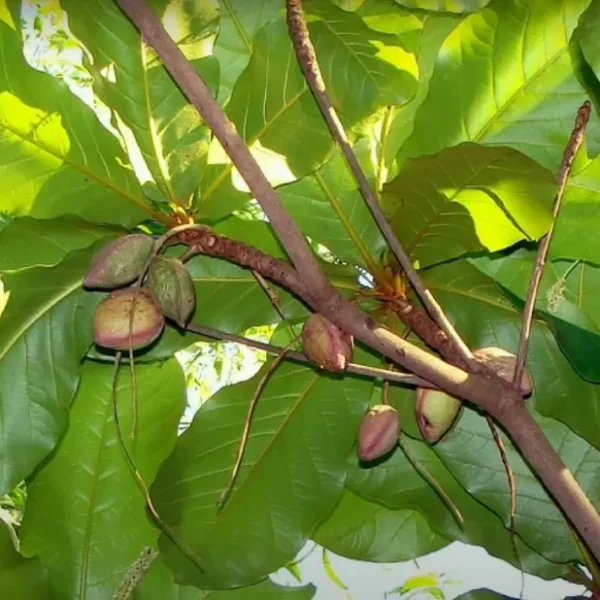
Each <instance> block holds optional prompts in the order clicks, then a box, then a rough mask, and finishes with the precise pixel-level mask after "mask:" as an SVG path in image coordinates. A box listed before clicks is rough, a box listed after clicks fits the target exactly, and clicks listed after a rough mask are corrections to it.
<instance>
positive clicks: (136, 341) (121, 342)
mask: <svg viewBox="0 0 600 600" xmlns="http://www.w3.org/2000/svg"><path fill="white" fill-rule="evenodd" d="M135 293H136V290H135V289H134V288H127V289H124V290H116V291H114V292H111V293H110V294H109V295H108V296H107V297H106V298H105V299H104V300H102V302H100V304H98V306H97V307H96V312H95V313H94V341H95V342H96V344H98V345H99V346H103V347H104V348H112V349H113V350H128V349H129V321H130V316H131V308H132V305H133V298H134V296H135ZM164 326H165V319H164V317H163V315H162V313H161V312H160V310H159V308H158V306H157V305H156V303H155V302H154V299H153V298H152V294H150V292H149V291H148V290H144V289H140V290H139V291H138V295H137V300H136V303H135V310H134V317H133V326H132V330H131V333H132V335H131V347H132V348H133V349H134V350H138V349H139V348H144V347H146V346H148V345H149V344H151V343H152V342H153V341H154V340H155V339H156V338H157V337H158V336H159V335H160V334H161V332H162V330H163V328H164Z"/></svg>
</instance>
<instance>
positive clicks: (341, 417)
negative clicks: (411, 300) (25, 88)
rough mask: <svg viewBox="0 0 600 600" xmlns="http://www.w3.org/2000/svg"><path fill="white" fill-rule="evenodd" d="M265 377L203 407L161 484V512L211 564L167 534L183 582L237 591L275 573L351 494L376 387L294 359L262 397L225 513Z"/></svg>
mask: <svg viewBox="0 0 600 600" xmlns="http://www.w3.org/2000/svg"><path fill="white" fill-rule="evenodd" d="M265 368H267V367H265ZM263 372H264V369H263V371H262V372H261V373H259V375H258V376H257V377H255V378H254V379H252V380H250V381H248V382H245V383H243V384H240V385H235V386H232V387H228V388H225V389H223V390H221V391H220V392H219V393H218V394H217V395H216V396H214V397H213V398H211V399H210V400H209V401H208V402H207V403H206V404H204V405H203V406H202V408H201V409H200V411H199V412H198V413H197V414H196V417H195V419H194V421H193V423H192V425H191V426H190V428H189V429H188V430H187V431H186V432H185V433H184V434H183V435H182V436H181V437H180V438H179V441H178V444H177V447H176V449H175V451H174V452H173V454H172V455H171V456H170V457H169V458H168V459H167V461H165V463H164V465H163V467H162V469H161V470H160V472H159V475H158V477H157V478H156V480H155V482H154V484H153V486H152V490H151V491H152V495H153V498H154V501H155V505H156V507H157V510H158V511H159V512H160V513H161V514H162V516H163V518H164V519H165V520H166V521H167V522H169V523H170V524H171V525H172V526H174V527H175V528H176V530H177V532H178V534H179V535H180V536H181V537H182V538H183V540H184V541H185V542H186V543H187V544H188V545H191V547H192V550H194V552H195V553H196V554H197V555H198V556H199V557H200V560H201V561H202V565H203V569H204V571H203V572H202V571H200V570H199V569H198V568H197V567H196V566H195V565H194V564H192V562H191V561H190V560H189V559H188V558H184V557H183V556H182V555H181V554H180V553H179V551H178V550H177V549H176V548H175V547H174V546H173V544H172V543H170V542H169V541H168V540H167V539H165V538H161V540H160V548H161V554H162V556H163V558H164V560H165V562H166V563H167V564H168V566H169V567H170V568H171V569H173V570H174V572H175V573H176V577H177V580H178V581H180V582H181V583H184V584H190V583H193V584H195V585H198V586H200V587H208V588H210V587H213V588H214V587H219V588H223V587H227V588H229V587H234V586H240V585H247V584H249V583H252V582H255V581H257V580H259V579H260V578H262V577H265V576H266V575H267V574H268V573H270V572H272V571H273V570H275V569H277V568H280V567H282V566H284V565H285V564H286V563H287V562H289V561H290V560H291V559H293V558H294V556H296V554H297V552H298V551H299V550H300V548H301V547H302V545H303V544H304V543H305V542H306V539H307V538H308V536H309V535H310V534H311V533H312V531H313V529H314V528H315V526H316V525H317V524H318V523H319V522H320V521H322V520H323V518H324V517H326V516H327V515H328V514H329V513H330V512H331V510H332V509H333V508H334V506H335V505H336V504H337V502H338V500H339V497H340V495H341V493H342V489H343V485H344V480H345V476H346V465H345V460H346V456H347V454H348V452H349V450H350V448H351V446H352V444H353V442H354V437H355V435H356V431H357V428H358V423H359V420H360V418H361V416H362V415H363V414H364V412H365V410H366V405H367V402H368V399H369V396H370V390H371V386H372V383H371V382H366V381H361V380H357V379H354V378H352V377H344V378H341V379H340V378H338V377H332V376H328V375H320V374H319V373H317V372H315V371H313V370H312V369H308V368H306V367H304V366H298V365H293V364H288V363H285V364H283V365H280V366H279V367H278V368H277V370H276V372H275V373H273V374H272V375H271V378H270V379H269V382H268V383H267V385H266V387H265V389H264V390H263V392H262V394H261V397H260V399H259V401H258V404H257V407H256V410H255V412H254V416H253V419H252V427H251V429H250V436H249V439H248V446H247V448H246V452H245V457H244V461H243V464H242V467H241V470H240V472H239V475H238V477H237V480H236V484H235V487H234V489H233V490H232V492H231V494H230V496H229V499H228V500H227V503H226V504H225V506H224V507H223V508H222V509H221V511H220V512H219V511H218V510H217V505H216V503H217V500H218V499H219V496H220V494H221V492H222V491H223V489H224V488H225V486H226V484H227V481H228V479H229V475H230V471H231V469H232V466H233V462H234V457H235V454H236V449H237V445H238V442H239V439H240V436H241V432H242V424H243V422H244V419H245V416H246V411H247V407H248V403H249V401H250V398H251V396H252V394H253V393H254V392H255V388H256V386H257V384H258V378H259V377H261V376H262V373H263ZM242 540H243V543H242ZM249 556H252V560H251V561H249V560H248V557H249Z"/></svg>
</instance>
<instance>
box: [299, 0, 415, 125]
mask: <svg viewBox="0 0 600 600" xmlns="http://www.w3.org/2000/svg"><path fill="white" fill-rule="evenodd" d="M304 10H305V12H306V15H307V19H308V23H309V32H310V38H311V41H312V42H313V45H314V47H315V52H316V55H317V60H318V61H319V65H320V67H321V71H322V73H323V79H324V80H325V86H326V89H327V92H328V94H329V96H330V98H331V101H332V103H333V105H334V106H335V107H336V110H338V111H339V113H340V115H341V118H342V120H344V121H345V122H347V123H348V124H350V125H351V124H353V123H354V122H356V121H357V120H358V119H361V118H363V117H366V116H367V115H369V114H371V113H373V112H375V111H376V110H377V109H379V108H381V107H382V106H386V105H396V104H404V103H406V102H407V101H408V100H409V99H410V98H411V97H412V96H413V95H414V94H415V92H416V89H417V79H418V67H417V61H416V59H415V56H414V55H413V54H411V53H409V52H407V51H406V49H405V48H404V47H403V46H402V44H401V40H400V38H398V37H397V36H393V35H387V34H384V33H379V32H374V31H372V30H371V31H370V30H369V28H368V27H367V26H366V24H365V23H364V21H363V20H362V19H361V18H360V17H359V16H357V15H355V14H354V13H351V12H347V11H344V10H341V9H339V8H337V7H336V6H334V5H333V4H331V3H329V2H321V1H320V0H308V1H306V2H304Z"/></svg>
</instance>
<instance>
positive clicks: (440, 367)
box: [115, 0, 600, 559]
mask: <svg viewBox="0 0 600 600" xmlns="http://www.w3.org/2000/svg"><path fill="white" fill-rule="evenodd" d="M115 1H116V2H117V3H118V4H119V5H120V6H121V7H122V8H123V9H124V10H125V12H126V13H127V14H128V15H129V16H130V18H131V20H132V21H133V22H134V24H135V25H136V26H137V27H138V28H139V29H140V31H141V32H142V34H143V36H144V38H145V39H146V40H147V41H148V42H149V43H150V44H151V45H152V47H153V48H154V49H155V50H156V52H157V53H158V55H159V56H160V57H161V59H162V60H163V62H164V64H165V66H166V67H167V69H168V71H169V72H170V74H171V76H172V77H173V79H174V80H175V81H176V82H177V84H178V85H179V86H180V87H181V89H182V90H183V92H184V93H185V94H186V96H187V97H188V98H189V99H190V100H191V101H192V103H193V104H194V105H195V106H196V108H197V109H198V111H199V113H200V114H201V116H202V117H203V118H204V120H205V121H206V122H207V124H208V125H209V126H210V127H211V129H213V131H214V132H215V135H216V136H217V138H218V139H219V141H220V142H221V144H222V145H223V147H224V148H225V150H226V152H227V153H228V154H229V156H230V157H231V159H232V161H233V164H234V165H235V166H236V167H237V168H238V170H239V172H240V174H241V175H242V177H243V178H244V180H245V181H246V183H247V184H248V186H249V187H250V189H251V190H252V192H253V193H254V195H255V197H256V199H257V201H258V202H259V203H260V204H261V206H262V208H263V209H264V210H265V213H266V214H267V216H268V217H269V219H270V221H271V225H272V226H273V228H274V230H275V231H276V233H277V235H278V237H279V239H280V241H281V242H282V243H283V245H284V247H285V248H286V250H287V252H288V254H289V256H290V257H291V259H292V261H293V263H294V265H295V266H296V268H297V271H298V275H299V278H298V277H296V279H293V278H291V277H289V276H288V280H289V281H290V282H291V283H293V284H297V282H299V283H300V287H299V288H298V291H302V292H304V293H305V294H306V297H304V298H303V299H304V300H305V302H307V304H309V305H310V306H311V308H313V309H314V310H316V311H318V312H321V313H322V314H323V315H324V316H325V317H327V318H328V319H330V320H331V321H332V322H333V323H335V324H336V325H338V326H339V327H341V328H342V329H345V330H346V331H347V332H348V333H351V334H352V335H354V337H355V338H356V339H359V340H361V341H363V342H364V343H365V344H367V345H368V346H370V347H371V348H373V349H375V350H377V351H379V352H381V353H382V354H383V355H384V356H387V357H388V358H390V359H391V360H393V361H394V362H396V363H398V364H400V365H402V366H403V367H405V368H406V369H408V370H410V371H412V372H413V373H416V374H417V375H419V376H421V377H423V378H424V379H426V380H427V381H430V382H431V383H433V384H435V385H436V386H438V387H440V388H442V389H444V390H446V391H448V392H449V393H451V394H453V395H455V396H458V397H460V398H463V399H465V400H469V401H471V402H474V403H475V404H477V405H478V406H480V407H481V408H482V409H483V410H485V411H486V412H488V413H489V414H490V415H492V416H493V417H494V418H495V419H497V420H498V421H499V422H500V423H501V424H503V425H504V426H505V427H506V429H507V430H508V432H509V434H510V436H511V437H512V439H513V440H514V441H515V443H516V445H517V446H518V447H519V449H520V450H521V451H522V452H523V455H524V456H525V458H526V459H527V460H528V461H529V462H530V464H531V465H532V467H533V468H534V469H535V470H536V473H537V475H538V476H539V477H540V479H541V480H542V482H543V483H544V484H545V485H546V486H547V488H548V489H549V490H550V492H551V493H552V494H553V495H554V497H555V498H556V500H557V501H558V502H559V504H560V506H561V508H562V509H563V510H564V511H565V513H566V514H567V516H568V517H569V518H570V519H571V521H572V523H573V524H574V526H575V527H576V529H577V530H578V531H579V533H580V534H581V536H582V537H583V538H584V540H585V541H586V543H587V544H588V545H589V547H590V549H591V550H592V552H593V553H594V555H595V557H596V558H597V559H600V517H599V516H598V514H597V513H596V512H595V511H594V508H593V507H592V505H591V503H590V501H589V500H588V499H587V498H586V496H585V494H584V493H583V492H582V490H581V488H580V487H579V485H578V484H577V482H576V481H575V480H574V478H573V476H572V475H571V474H570V473H569V472H568V470H567V469H566V467H565V466H564V464H563V463H562V461H561V460H560V457H559V456H558V454H556V452H555V451H554V450H553V449H552V447H551V446H550V444H549V443H548V440H547V439H546V438H545V437H544V434H543V432H542V430H541V429H540V427H539V426H538V425H537V423H536V422H535V421H534V420H533V418H532V417H531V415H530V414H529V413H528V412H527V410H526V409H525V407H524V405H523V403H522V402H521V396H520V394H518V393H517V392H516V391H515V390H513V389H512V387H511V386H507V385H505V384H504V383H503V382H502V381H501V380H499V379H498V378H497V377H496V378H494V377H490V376H488V374H487V373H482V374H477V375H470V374H468V373H465V372H464V371H462V370H460V369H457V368H456V367H454V366H452V365H449V364H447V363H445V362H444V361H442V360H440V359H439V358H437V357H435V356H432V355H430V354H428V353H427V352H424V351H423V350H421V349H419V348H417V347H415V346H413V345H412V344H409V343H407V342H406V341H405V340H403V339H402V338H400V337H399V336H397V335H396V334H394V333H393V332H391V331H390V330H388V329H386V328H384V327H382V326H380V325H378V324H377V323H376V322H375V321H374V320H373V319H372V318H371V317H370V316H368V315H365V314H363V313H361V312H360V311H359V310H358V309H357V308H356V307H355V306H354V305H353V304H351V303H350V302H348V301H346V300H345V299H344V298H342V297H341V296H340V295H339V294H338V293H337V292H336V290H335V288H334V287H333V286H332V285H331V283H330V282H329V281H328V280H327V279H326V277H325V276H324V274H323V273H322V272H321V271H320V269H319V267H318V264H317V262H316V260H315V259H314V256H313V255H312V253H311V252H310V249H309V247H308V245H307V244H306V242H305V240H304V238H303V236H302V234H301V233H300V231H299V230H298V229H297V228H296V226H295V225H294V223H293V221H292V219H291V218H290V217H289V215H288V214H287V213H286V211H285V209H284V208H283V206H282V205H281V204H280V202H279V200H278V197H277V195H276V194H275V192H274V190H273V189H272V188H271V186H270V185H269V183H268V181H267V180H266V178H265V177H264V175H263V174H262V172H261V171H260V169H259V167H258V165H257V164H256V162H255V160H254V158H253V157H252V155H251V154H250V151H249V150H248V148H247V147H246V145H245V144H244V142H243V141H242V139H241V138H240V137H239V135H238V134H237V132H236V130H235V127H234V126H233V125H232V123H231V122H230V121H229V120H228V119H227V118H226V117H225V115H224V114H223V112H222V110H221V108H220V107H219V105H218V104H217V103H216V102H215V101H214V99H213V98H212V96H211V95H210V93H209V91H208V89H207V87H206V85H205V84H204V82H203V81H202V79H201V78H200V76H199V75H198V73H196V71H195V70H194V69H193V68H192V67H191V65H190V64H189V63H188V62H187V60H186V59H185V57H184V56H183V54H182V53H181V52H180V51H179V49H178V48H177V46H176V45H175V43H174V42H173V40H171V38H170V37H169V36H168V34H167V33H166V32H165V31H164V29H163V28H162V26H161V23H160V21H159V20H158V18H157V17H156V15H154V14H153V13H152V11H151V10H150V9H149V8H148V7H147V6H146V5H145V3H144V1H143V0H115ZM232 259H234V257H232ZM288 268H289V267H288ZM256 270H259V269H256ZM274 272H275V271H274ZM274 272H273V273H274ZM261 274H262V275H264V276H267V277H268V275H267V274H266V273H261Z"/></svg>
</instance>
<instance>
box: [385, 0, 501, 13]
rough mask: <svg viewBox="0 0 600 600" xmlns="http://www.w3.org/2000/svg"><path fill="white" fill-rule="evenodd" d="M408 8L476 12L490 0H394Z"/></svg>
mask: <svg viewBox="0 0 600 600" xmlns="http://www.w3.org/2000/svg"><path fill="white" fill-rule="evenodd" d="M394 1H395V2H397V3H398V4H402V5H403V6H406V7H408V8H418V9H420V10H439V11H444V12H457V13H463V12H475V11H476V10H479V9H480V8H483V7H484V6H485V5H486V4H488V3H489V1H490V0H394Z"/></svg>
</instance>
